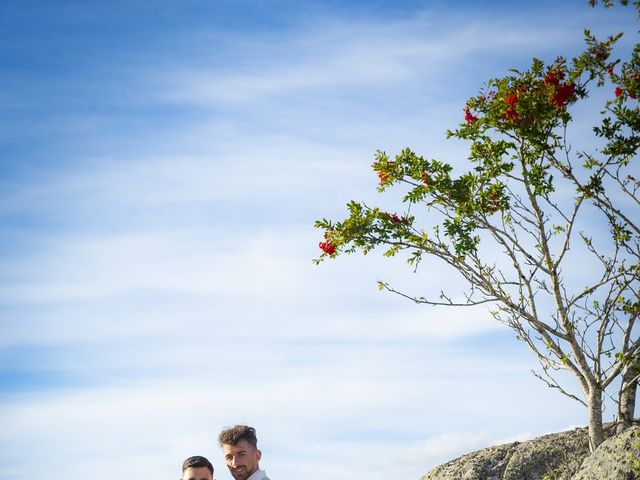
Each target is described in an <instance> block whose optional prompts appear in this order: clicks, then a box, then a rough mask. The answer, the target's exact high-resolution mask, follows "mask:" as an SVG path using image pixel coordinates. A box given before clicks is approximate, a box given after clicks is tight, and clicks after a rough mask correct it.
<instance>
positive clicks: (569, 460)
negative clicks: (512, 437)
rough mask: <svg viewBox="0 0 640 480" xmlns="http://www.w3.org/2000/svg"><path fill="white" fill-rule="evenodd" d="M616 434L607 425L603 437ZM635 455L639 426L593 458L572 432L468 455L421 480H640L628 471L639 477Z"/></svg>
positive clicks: (639, 451) (582, 433) (580, 435)
mask: <svg viewBox="0 0 640 480" xmlns="http://www.w3.org/2000/svg"><path fill="white" fill-rule="evenodd" d="M614 430H615V429H614V428H613V426H612V425H608V426H607V427H606V428H605V434H606V436H607V437H608V438H609V437H612V435H613V434H614ZM634 432H635V433H634ZM639 455H640V426H636V427H633V428H632V429H630V430H627V431H626V432H623V434H621V435H619V436H616V437H613V438H609V440H607V441H606V442H604V443H603V444H602V445H601V447H600V448H599V449H598V450H597V451H596V452H595V453H594V454H593V455H590V454H589V435H588V431H587V429H586V428H576V429H575V430H570V431H567V432H560V433H552V434H550V435H544V436H542V437H539V438H536V439H533V440H529V441H526V442H514V443H508V444H505V445H498V446H494V447H490V448H485V449H482V450H478V451H476V452H472V453H469V454H467V455H464V456H462V457H460V458H457V459H455V460H452V461H450V462H448V463H445V464H444V465H440V466H439V467H436V468H434V469H433V470H431V471H430V472H428V473H427V474H426V475H424V476H423V477H422V478H421V480H640V475H638V474H637V473H635V470H632V468H636V467H637V471H638V472H640V456H639ZM634 465H635V467H634ZM625 475H626V476H625ZM629 475H631V476H629Z"/></svg>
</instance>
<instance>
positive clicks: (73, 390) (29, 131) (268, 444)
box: [0, 0, 637, 480]
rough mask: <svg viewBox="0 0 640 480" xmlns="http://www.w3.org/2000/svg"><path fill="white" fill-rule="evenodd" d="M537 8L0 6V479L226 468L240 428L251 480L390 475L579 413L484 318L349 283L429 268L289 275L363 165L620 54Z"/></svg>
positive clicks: (618, 22) (562, 9)
mask: <svg viewBox="0 0 640 480" xmlns="http://www.w3.org/2000/svg"><path fill="white" fill-rule="evenodd" d="M558 4H559V2H557V1H541V2H525V1H509V2H506V1H485V2H478V1H475V2H466V1H461V2H446V1H441V2H435V1H434V2H430V1H394V2H391V1H367V2H365V1H337V0H336V1H325V2H319V1H318V2H305V1H300V2H294V1H289V2H286V1H258V0H251V1H249V0H248V1H214V0H212V1H204V0H202V1H199V0H198V1H197V0H191V1H190V0H185V1H182V2H171V1H142V0H128V1H126V2H125V1H110V2H105V1H102V2H99V1H82V2H80V1H75V2H73V1H64V0H62V1H58V2H43V1H5V2H3V3H2V5H1V6H0V25H1V27H0V61H1V64H0V65H1V66H2V68H1V70H0V85H1V88H0V105H1V106H2V108H1V109H0V147H1V148H2V156H1V157H0V329H1V331H2V335H0V423H1V424H2V425H3V428H2V431H1V432H0V477H2V478H7V479H26V478H31V477H33V476H34V474H33V470H34V468H35V469H37V473H36V475H37V476H38V477H39V478H41V479H43V480H44V479H59V478H66V479H69V480H72V479H80V478H86V477H87V476H88V475H90V476H91V477H92V478H96V479H102V478H104V479H107V478H116V477H122V478H124V477H127V478H133V477H136V476H149V477H153V478H178V477H179V475H180V468H179V467H180V464H181V462H182V460H183V459H184V458H186V457H187V456H190V455H193V454H203V455H206V456H207V457H209V458H210V459H211V461H212V462H213V463H214V465H215V467H216V470H217V471H216V478H218V479H219V480H229V479H230V478H231V477H230V475H229V474H228V472H227V471H226V468H225V467H224V464H223V460H222V456H221V454H220V452H219V449H218V447H217V445H216V440H215V439H216V437H217V434H218V432H219V431H220V430H221V429H222V428H223V427H225V426H228V425H233V424H235V423H248V424H251V425H254V426H255V427H256V428H257V430H258V434H259V441H260V446H261V448H262V449H263V461H262V466H263V467H264V468H265V469H266V470H267V472H268V473H269V474H270V476H271V477H272V478H274V479H279V480H292V479H294V478H298V477H301V476H304V478H307V479H308V480H314V479H320V478H328V477H329V478H333V479H336V480H341V479H347V478H349V479H354V478H355V479H359V478H367V480H377V479H383V478H418V477H419V476H420V475H422V474H423V473H424V472H426V471H427V470H428V469H429V468H432V467H434V466H435V465H437V464H438V463H441V462H443V461H446V460H449V459H451V458H453V457H455V456H457V455H460V454H462V453H465V452H468V451H470V450H473V449H476V448H481V447H484V446H488V445H491V444H493V443H497V442H504V441H508V440H514V439H524V438H530V437H531V436H535V435H540V434H543V433H547V432H550V431H557V430H561V429H565V428H569V427H571V426H574V425H582V424H584V423H585V419H586V416H585V412H584V411H583V409H582V408H581V407H580V406H579V405H578V404H577V403H575V402H572V401H570V400H567V399H565V398H562V397H560V396H559V394H557V393H555V392H551V391H549V389H547V388H546V387H545V386H544V385H543V384H541V383H539V382H538V381H536V379H535V378H534V377H533V376H532V375H531V374H530V373H529V371H530V370H531V369H532V368H535V367H536V363H535V361H534V359H533V357H532V356H531V355H530V354H529V353H528V352H527V351H526V349H525V347H524V345H521V344H518V343H517V342H516V341H515V340H514V338H513V337H514V335H513V334H512V333H511V332H510V331H508V330H505V329H504V327H502V326H501V325H499V324H497V323H495V322H494V321H492V320H491V319H490V317H489V315H488V313H487V311H486V310H485V309H474V310H440V309H432V308H425V307H420V306H416V305H413V304H410V303H408V302H406V301H403V300H402V299H401V298H399V297H394V296H392V295H389V294H382V293H380V292H378V290H377V287H376V280H378V279H384V280H388V281H391V282H394V284H395V285H399V286H404V287H406V288H409V289H414V290H415V291H417V292H418V293H419V294H427V293H429V292H439V290H440V288H441V287H442V286H443V285H451V286H454V287H455V286H456V285H457V284H456V280H455V278H454V276H453V274H452V273H451V272H448V271H446V270H441V269H439V267H436V266H433V267H431V266H429V265H427V266H426V267H425V268H423V269H422V270H421V271H419V272H418V273H417V274H414V273H412V272H411V270H410V269H409V268H408V267H406V265H404V264H402V262H401V261H399V260H397V261H389V260H386V261H385V260H381V259H379V258H377V257H376V256H373V255H371V256H369V257H367V258H362V257H349V258H343V259H340V260H339V261H336V262H329V263H325V264H323V265H321V266H314V265H313V264H312V259H313V258H315V257H316V256H317V255H318V254H319V250H318V248H317V244H318V241H319V240H320V239H321V234H320V232H317V231H315V230H314V228H313V222H314V220H315V219H317V218H320V217H329V218H339V217H340V216H341V215H343V212H344V205H345V204H346V202H347V201H348V200H350V199H352V198H357V199H362V200H369V201H374V200H375V199H376V197H377V194H376V193H375V187H376V182H377V178H376V176H375V174H373V172H371V170H370V168H369V165H370V163H371V161H372V159H373V154H374V152H375V150H376V149H378V148H380V149H384V150H386V151H388V152H389V153H393V152H397V151H398V150H399V149H401V148H404V147H406V146H411V147H412V148H413V149H414V150H416V151H418V152H419V153H421V154H424V155H426V156H428V157H433V158H441V159H445V160H450V161H452V162H454V163H457V164H459V165H462V162H463V161H464V159H465V158H466V155H465V145H463V144H456V143H454V142H451V141H446V140H445V136H444V131H445V130H446V129H447V128H451V127H455V126H456V124H457V123H458V122H461V121H462V107H463V105H464V103H465V101H466V99H467V98H468V97H469V96H472V95H474V94H475V93H476V92H477V91H478V90H479V89H480V87H481V86H482V84H483V82H484V81H486V80H487V79H488V78H491V77H493V76H498V75H501V74H503V73H505V72H506V71H507V69H508V68H511V67H520V68H524V67H526V66H527V65H528V63H529V61H530V59H531V58H532V57H533V56H537V57H540V58H542V59H544V60H546V61H550V60H552V59H553V58H555V57H556V56H558V55H564V56H567V57H570V56H571V55H572V54H575V53H577V52H579V51H580V49H581V47H582V45H583V43H582V30H583V28H585V27H589V28H591V29H592V30H593V31H594V32H596V33H599V34H601V35H606V34H609V33H614V32H618V31H623V30H624V31H626V32H627V35H626V38H625V40H624V41H623V42H622V44H621V47H623V48H624V47H625V45H626V47H628V45H629V44H631V43H632V42H633V41H634V35H635V34H634V32H635V30H636V29H637V25H636V24H635V22H634V19H633V14H632V11H631V10H625V9H616V10H612V11H604V10H603V9H601V8H598V9H590V8H588V7H587V2H586V0H585V1H577V0H575V1H574V0H571V1H565V2H562V6H558ZM585 121H586V120H585ZM588 141H589V140H588V139H585V142H588ZM540 411H542V412H543V413H542V414H541V415H538V414H534V412H540ZM610 413H611V411H609V412H608V413H607V415H609V414H610Z"/></svg>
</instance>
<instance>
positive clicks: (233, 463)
mask: <svg viewBox="0 0 640 480" xmlns="http://www.w3.org/2000/svg"><path fill="white" fill-rule="evenodd" d="M218 442H219V443H220V446H221V447H222V452H223V453H224V460H225V462H226V463H227V467H229V471H230V472H231V475H232V476H233V478H235V480H247V479H248V478H249V477H251V475H253V474H254V473H256V472H257V471H258V470H260V467H259V465H258V462H259V461H260V457H261V456H262V452H261V451H260V450H258V439H257V438H256V430H255V429H254V428H252V427H248V426H246V425H236V426H235V427H232V428H228V429H226V430H223V431H222V432H221V433H220V436H219V437H218Z"/></svg>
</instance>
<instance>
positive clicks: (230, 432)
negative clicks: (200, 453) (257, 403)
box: [218, 425, 258, 449]
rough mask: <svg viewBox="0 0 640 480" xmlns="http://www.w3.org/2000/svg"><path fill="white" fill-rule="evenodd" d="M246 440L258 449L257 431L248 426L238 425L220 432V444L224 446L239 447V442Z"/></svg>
mask: <svg viewBox="0 0 640 480" xmlns="http://www.w3.org/2000/svg"><path fill="white" fill-rule="evenodd" d="M242 440H246V441H247V442H249V444H250V445H251V446H252V447H253V448H256V449H257V448H258V439H257V438H256V429H255V428H253V427H248V426H247V425H236V426H235V427H231V428H227V429H225V430H223V431H222V432H220V435H219V436H218V443H220V446H222V445H237V444H238V442H241V441H242Z"/></svg>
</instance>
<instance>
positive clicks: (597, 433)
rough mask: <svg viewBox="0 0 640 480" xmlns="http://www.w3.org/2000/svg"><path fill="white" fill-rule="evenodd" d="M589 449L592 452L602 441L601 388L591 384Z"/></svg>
mask: <svg viewBox="0 0 640 480" xmlns="http://www.w3.org/2000/svg"><path fill="white" fill-rule="evenodd" d="M588 400H589V402H588V407H589V450H591V452H594V451H595V449H596V448H598V446H599V445H600V444H601V443H602V442H603V441H604V428H603V427H602V388H601V387H600V386H594V385H591V386H590V388H589V398H588Z"/></svg>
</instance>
